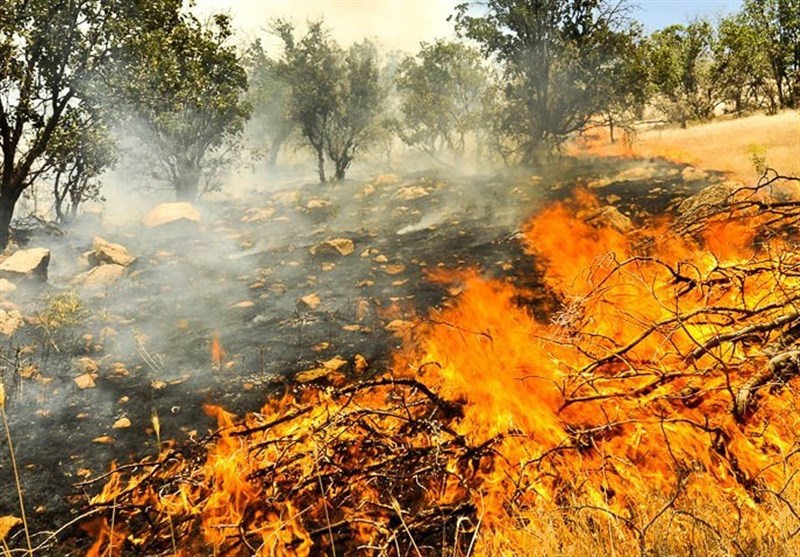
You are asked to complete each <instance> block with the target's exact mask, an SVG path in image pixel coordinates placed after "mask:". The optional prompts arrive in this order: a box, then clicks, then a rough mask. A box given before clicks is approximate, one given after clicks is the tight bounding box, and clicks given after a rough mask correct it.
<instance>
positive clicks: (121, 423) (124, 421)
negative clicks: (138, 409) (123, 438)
mask: <svg viewBox="0 0 800 557" xmlns="http://www.w3.org/2000/svg"><path fill="white" fill-rule="evenodd" d="M111 427H112V428H113V429H127V428H129V427H131V421H130V419H128V418H125V417H122V418H120V419H118V420H117V421H115V422H114V424H113V425H112V426H111Z"/></svg>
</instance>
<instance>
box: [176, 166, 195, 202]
mask: <svg viewBox="0 0 800 557" xmlns="http://www.w3.org/2000/svg"><path fill="white" fill-rule="evenodd" d="M199 190H200V171H199V170H197V169H194V168H190V169H186V170H184V171H183V173H182V174H181V175H180V177H179V178H178V180H177V181H176V182H175V197H176V198H177V200H178V201H186V202H189V203H194V202H195V201H197V195H198V194H199Z"/></svg>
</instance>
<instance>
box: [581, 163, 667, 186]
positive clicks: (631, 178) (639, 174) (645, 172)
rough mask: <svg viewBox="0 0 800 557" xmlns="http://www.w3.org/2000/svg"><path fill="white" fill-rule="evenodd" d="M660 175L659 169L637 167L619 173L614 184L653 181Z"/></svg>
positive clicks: (614, 178) (612, 179)
mask: <svg viewBox="0 0 800 557" xmlns="http://www.w3.org/2000/svg"><path fill="white" fill-rule="evenodd" d="M657 174H658V169H657V168H655V167H652V166H637V167H634V168H628V169H627V170H623V171H622V172H619V173H617V174H616V175H615V176H614V177H613V178H611V181H612V182H640V181H645V180H651V179H653V178H654V177H655V176H656V175H657ZM595 187H598V186H595Z"/></svg>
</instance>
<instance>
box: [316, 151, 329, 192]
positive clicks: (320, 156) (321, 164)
mask: <svg viewBox="0 0 800 557" xmlns="http://www.w3.org/2000/svg"><path fill="white" fill-rule="evenodd" d="M316 151H317V171H318V172H319V182H320V184H324V183H325V182H326V181H327V180H326V179H325V154H324V153H323V152H322V148H319V149H316Z"/></svg>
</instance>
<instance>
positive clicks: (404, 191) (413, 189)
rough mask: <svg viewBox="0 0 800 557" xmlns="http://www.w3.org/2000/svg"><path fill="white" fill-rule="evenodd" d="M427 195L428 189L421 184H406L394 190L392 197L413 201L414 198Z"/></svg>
mask: <svg viewBox="0 0 800 557" xmlns="http://www.w3.org/2000/svg"><path fill="white" fill-rule="evenodd" d="M428 195H430V194H429V193H428V190H426V189H425V188H423V187H422V186H406V187H404V188H400V189H399V190H397V191H396V192H394V195H392V198H394V199H399V200H401V201H413V200H414V199H420V198H423V197H427V196H428Z"/></svg>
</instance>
